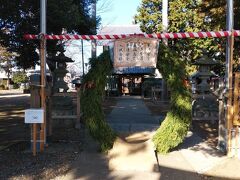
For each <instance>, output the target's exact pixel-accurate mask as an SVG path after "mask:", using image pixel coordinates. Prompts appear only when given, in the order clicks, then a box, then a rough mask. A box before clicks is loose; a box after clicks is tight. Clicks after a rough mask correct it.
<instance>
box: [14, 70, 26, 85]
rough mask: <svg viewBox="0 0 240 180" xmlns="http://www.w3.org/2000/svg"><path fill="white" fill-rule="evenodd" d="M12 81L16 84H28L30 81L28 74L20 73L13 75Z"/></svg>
mask: <svg viewBox="0 0 240 180" xmlns="http://www.w3.org/2000/svg"><path fill="white" fill-rule="evenodd" d="M12 81H13V82H14V83H15V84H21V83H26V82H27V81H28V77H27V74H26V73H25V72H21V71H18V72H16V73H14V74H13V77H12Z"/></svg>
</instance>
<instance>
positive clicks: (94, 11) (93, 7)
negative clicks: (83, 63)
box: [91, 0, 97, 58]
mask: <svg viewBox="0 0 240 180" xmlns="http://www.w3.org/2000/svg"><path fill="white" fill-rule="evenodd" d="M96 3H97V1H96V0H93V2H92V20H93V21H94V25H95V27H94V30H93V34H97V32H96V29H97V27H96V26H97V22H96V16H97V15H96V13H97V10H96V6H97V5H96ZM91 46H92V58H96V57H97V43H96V40H92V41H91Z"/></svg>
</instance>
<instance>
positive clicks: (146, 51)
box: [114, 37, 158, 68]
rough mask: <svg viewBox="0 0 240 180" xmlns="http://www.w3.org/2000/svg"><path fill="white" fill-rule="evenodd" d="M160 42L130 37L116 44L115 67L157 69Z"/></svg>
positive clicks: (117, 41)
mask: <svg viewBox="0 0 240 180" xmlns="http://www.w3.org/2000/svg"><path fill="white" fill-rule="evenodd" d="M157 52H158V40H156V39H149V38H144V37H130V38H127V39H119V40H116V41H115V42H114V67H115V68H116V67H136V66H138V67H156V63H157Z"/></svg>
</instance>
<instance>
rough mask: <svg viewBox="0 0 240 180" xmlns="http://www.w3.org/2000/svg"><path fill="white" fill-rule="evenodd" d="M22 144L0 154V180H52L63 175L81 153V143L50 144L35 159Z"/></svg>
mask: <svg viewBox="0 0 240 180" xmlns="http://www.w3.org/2000/svg"><path fill="white" fill-rule="evenodd" d="M21 146H25V145H23V144H22V143H21V144H16V145H14V146H12V147H11V148H8V149H5V150H4V151H2V152H0V162H4V163H1V164H0V169H1V173H0V179H23V180H25V179H26V180H31V179H52V178H54V177H56V176H58V175H61V174H65V173H67V172H68V171H69V170H70V169H71V162H73V161H74V160H75V159H76V158H77V157H78V155H79V153H81V149H82V145H81V143H69V142H67V143H51V144H49V147H48V148H47V149H46V150H45V152H44V153H41V154H38V155H37V156H36V157H34V156H33V155H32V152H31V151H29V150H22V148H23V147H21ZM24 149H25V148H24Z"/></svg>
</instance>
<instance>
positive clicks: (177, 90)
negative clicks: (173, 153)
mask: <svg viewBox="0 0 240 180" xmlns="http://www.w3.org/2000/svg"><path fill="white" fill-rule="evenodd" d="M185 66H186V65H185V63H183V61H182V59H181V58H179V56H178V55H177V54H176V53H174V52H173V51H171V50H170V49H169V48H167V47H165V46H164V45H160V47H159V52H158V63H157V67H158V69H159V70H160V72H161V73H162V75H163V77H164V79H166V80H167V83H168V87H169V88H170V90H171V109H170V111H169V112H168V113H167V116H166V118H165V120H164V121H163V123H162V124H161V126H160V128H159V129H158V130H157V132H156V134H155V135H154V137H153V142H154V144H155V146H156V149H157V151H158V152H160V153H167V152H169V151H170V150H171V149H173V148H175V147H176V146H178V145H179V144H180V143H182V142H183V139H184V137H185V136H186V134H187V131H188V128H189V125H190V122H191V96H190V92H189V91H188V89H187V88H186V87H185V86H184V83H183V80H184V79H185V78H186V71H185Z"/></svg>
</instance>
